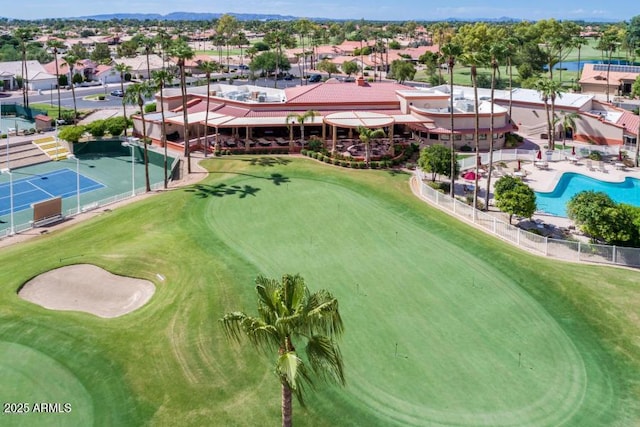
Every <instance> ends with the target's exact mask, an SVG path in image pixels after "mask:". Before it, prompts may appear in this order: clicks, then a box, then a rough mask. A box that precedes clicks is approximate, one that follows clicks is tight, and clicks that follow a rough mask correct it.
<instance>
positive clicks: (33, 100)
mask: <svg viewBox="0 0 640 427" xmlns="http://www.w3.org/2000/svg"><path fill="white" fill-rule="evenodd" d="M232 75H234V74H230V76H232ZM274 83H275V87H277V88H278V89H285V88H288V87H294V86H297V85H299V84H300V78H299V77H297V78H296V77H294V78H293V79H292V80H278V81H277V82H274V79H272V78H270V79H267V78H260V79H257V80H256V81H255V82H249V81H248V80H242V79H238V80H235V81H234V84H236V85H243V84H255V85H256V86H261V87H271V88H272V87H274ZM305 83H306V82H305ZM308 84H315V83H308ZM127 86H128V84H125V90H126V87H127ZM115 89H120V85H119V84H117V83H112V84H109V85H107V87H104V86H92V87H80V88H76V89H75V93H76V106H77V108H78V110H96V109H114V108H121V107H122V98H121V97H117V96H111V91H113V90H115ZM5 94H6V95H8V96H5V97H2V98H0V100H1V101H2V102H3V103H14V102H15V103H19V104H21V103H22V92H19V91H16V92H7V93H5ZM97 94H104V95H105V100H103V101H98V100H87V99H85V98H86V97H87V96H90V95H97ZM146 101H154V98H153V97H148V98H147V99H146ZM29 103H30V104H39V103H44V104H50V105H53V106H57V105H58V92H57V90H55V89H54V90H44V91H39V92H34V91H32V92H30V93H29ZM60 105H62V107H66V108H73V93H72V92H71V90H70V89H61V90H60Z"/></svg>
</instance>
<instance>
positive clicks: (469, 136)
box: [464, 133, 473, 141]
mask: <svg viewBox="0 0 640 427" xmlns="http://www.w3.org/2000/svg"><path fill="white" fill-rule="evenodd" d="M464 139H466V140H467V141H471V140H472V139H473V134H472V133H468V134H466V135H465V136H464Z"/></svg>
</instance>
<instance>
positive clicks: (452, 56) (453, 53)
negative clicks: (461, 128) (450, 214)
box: [440, 42, 462, 197]
mask: <svg viewBox="0 0 640 427" xmlns="http://www.w3.org/2000/svg"><path fill="white" fill-rule="evenodd" d="M440 50H441V51H442V55H443V56H444V57H446V58H447V68H448V71H449V92H450V96H451V98H450V104H449V119H450V122H451V123H450V126H451V134H450V138H449V143H450V144H451V170H450V172H451V188H450V189H449V195H450V196H451V197H453V196H454V185H455V173H456V162H457V161H456V153H455V143H454V142H455V141H454V137H455V128H454V120H453V117H454V111H453V109H454V107H453V67H455V65H456V58H457V57H458V56H460V55H461V54H462V47H461V46H460V45H459V44H457V43H453V42H450V43H447V44H445V45H444V46H442V47H441V48H440Z"/></svg>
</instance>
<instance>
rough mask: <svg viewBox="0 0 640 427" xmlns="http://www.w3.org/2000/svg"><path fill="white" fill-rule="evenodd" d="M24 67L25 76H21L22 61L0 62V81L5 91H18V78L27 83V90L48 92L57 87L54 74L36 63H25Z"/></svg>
mask: <svg viewBox="0 0 640 427" xmlns="http://www.w3.org/2000/svg"><path fill="white" fill-rule="evenodd" d="M26 65H27V75H26V76H23V74H24V72H23V69H22V61H9V62H0V79H1V80H2V81H3V84H4V88H5V90H16V89H18V82H17V79H18V78H19V77H20V78H23V80H24V81H26V82H27V87H28V88H29V90H48V89H51V88H52V87H55V86H56V85H57V79H56V76H55V74H51V73H49V72H48V71H47V70H46V69H45V68H44V67H43V66H42V64H40V63H39V62H38V61H27V62H26ZM24 77H26V78H24Z"/></svg>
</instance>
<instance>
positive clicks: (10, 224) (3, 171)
mask: <svg viewBox="0 0 640 427" xmlns="http://www.w3.org/2000/svg"><path fill="white" fill-rule="evenodd" d="M0 173H6V174H8V175H9V212H10V214H9V215H10V216H9V218H10V223H9V235H10V236H13V235H14V234H15V229H14V228H13V173H11V170H10V169H9V168H4V169H1V170H0Z"/></svg>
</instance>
